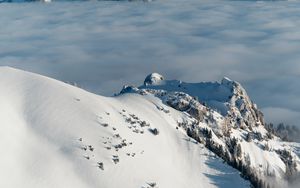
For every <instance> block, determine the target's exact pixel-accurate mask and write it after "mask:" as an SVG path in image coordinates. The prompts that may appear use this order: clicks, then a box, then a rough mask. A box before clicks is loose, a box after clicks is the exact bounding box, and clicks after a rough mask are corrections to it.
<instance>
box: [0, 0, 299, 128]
mask: <svg viewBox="0 0 300 188" xmlns="http://www.w3.org/2000/svg"><path fill="white" fill-rule="evenodd" d="M175 1H176V0H175ZM299 17H300V3H298V2H289V3H287V2H251V1H248V2H228V1H226V2H222V1H220V2H218V3H215V2H211V1H206V2H204V1H203V2H199V1H196V0H190V1H178V2H177V3H168V1H156V2H152V3H142V2H133V3H130V2H85V3H82V2H73V3H66V2H64V3H51V4H42V3H26V4H22V5H20V4H1V6H0V23H1V25H2V26H1V29H0V41H1V42H0V65H8V66H13V67H16V68H21V69H24V70H29V71H33V72H36V73H39V74H43V75H46V76H50V77H53V78H56V79H59V80H62V81H69V82H77V83H78V84H79V85H80V86H82V87H83V88H85V89H88V90H90V91H92V92H96V93H99V94H103V95H112V94H113V93H114V92H118V91H119V90H120V89H121V87H122V86H123V85H124V84H135V85H139V84H141V83H142V82H143V79H144V77H145V76H146V75H147V74H148V73H150V72H159V73H161V74H163V75H164V76H165V77H167V78H169V79H181V80H184V81H189V82H200V81H218V80H220V79H221V78H222V77H224V76H227V77H230V78H231V79H234V80H237V81H239V82H240V83H242V84H243V85H244V86H245V88H246V89H247V91H248V93H249V94H250V96H251V97H252V99H253V100H254V101H255V102H256V103H257V104H258V106H259V107H260V108H261V109H262V110H263V111H264V113H265V114H266V118H267V119H268V120H270V121H274V122H280V121H284V122H287V123H291V124H298V121H299V120H300V115H299V114H300V99H299V96H300V83H299V81H300V63H299V61H300V53H299V52H300V19H299Z"/></svg>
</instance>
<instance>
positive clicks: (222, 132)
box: [121, 77, 300, 187]
mask: <svg viewBox="0 0 300 188" xmlns="http://www.w3.org/2000/svg"><path fill="white" fill-rule="evenodd" d="M126 92H129V93H139V94H141V95H143V96H148V95H151V96H155V97H157V98H159V99H160V100H161V101H162V102H163V103H164V104H166V105H168V106H170V107H172V108H174V109H176V110H178V111H181V112H183V113H187V114H188V115H190V118H191V119H190V120H187V119H184V120H183V121H178V126H180V127H181V128H183V129H184V130H186V132H187V135H188V136H190V137H192V138H194V139H195V140H196V141H198V142H200V143H203V144H205V146H206V147H207V148H208V149H210V150H211V151H213V152H214V153H216V154H217V155H218V156H220V157H221V158H223V159H224V160H225V161H227V162H228V163H229V164H230V165H231V166H233V167H235V168H237V169H239V170H240V171H241V172H242V174H243V175H244V176H245V177H246V178H249V179H250V181H251V182H252V184H253V185H254V186H255V187H264V186H267V185H269V186H271V187H277V186H279V187H282V186H286V185H285V184H286V181H285V180H286V178H287V177H291V176H293V175H295V174H297V173H298V172H299V170H300V168H299V164H300V160H299V158H298V156H297V155H296V154H295V152H294V151H295V150H294V149H293V148H292V147H290V146H288V145H286V144H285V143H284V142H282V141H281V140H280V139H279V138H277V137H276V136H274V135H273V134H272V133H268V131H267V130H266V129H265V127H264V119H263V114H262V113H261V112H260V111H259V110H258V108H257V105H255V104H254V103H253V102H252V101H251V99H250V98H249V96H248V95H247V93H246V91H245V89H244V88H243V87H242V86H241V84H239V83H238V82H235V81H232V80H230V79H228V78H226V77H225V78H223V79H222V81H221V82H220V83H218V82H215V83H212V82H206V83H185V82H182V81H178V80H164V81H163V82H160V83H158V84H155V85H143V86H140V87H139V88H136V87H133V86H131V87H130V90H122V91H121V94H123V93H126ZM161 110H162V111H165V110H164V109H161Z"/></svg>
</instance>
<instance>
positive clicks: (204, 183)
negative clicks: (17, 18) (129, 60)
mask: <svg viewBox="0 0 300 188" xmlns="http://www.w3.org/2000/svg"><path fill="white" fill-rule="evenodd" d="M0 88H1V90H0V104H1V106H0V112H1V113H0V122H1V124H0V126H1V132H0V146H1V148H2V149H4V150H5V151H4V152H2V154H1V156H0V166H1V168H0V177H1V181H0V187H7V188H12V187H30V188H32V187H45V188H46V187H64V188H65V187H80V188H82V187H103V188H120V187H128V188H135V187H136V188H141V187H145V188H146V187H161V188H169V187H173V188H176V187H178V188H183V187H195V188H196V187H232V186H234V187H248V186H249V182H247V181H245V180H243V179H242V178H241V177H240V176H239V172H238V171H237V170H235V169H233V168H231V167H230V166H228V165H227V164H226V163H223V162H222V160H220V159H219V158H218V157H216V155H215V154H213V153H212V152H210V151H208V150H207V149H206V148H205V147H204V146H203V145H202V144H199V143H197V142H195V141H194V140H193V139H190V138H189V137H188V136H187V135H186V133H185V131H184V130H183V129H176V126H177V121H180V120H188V119H190V118H189V116H188V115H187V114H185V113H182V112H180V111H177V110H175V109H173V108H170V107H168V106H166V105H164V104H163V103H162V101H161V100H160V99H159V98H157V97H154V96H152V95H148V96H142V95H139V94H134V93H132V94H123V95H120V96H118V97H102V96H97V95H94V94H92V93H89V92H86V91H84V90H82V89H79V88H77V87H73V86H70V85H68V84H65V83H62V82H59V81H56V80H53V79H50V78H47V77H43V76H39V75H36V74H32V73H28V72H23V71H20V70H16V69H12V68H8V67H0ZM157 107H161V108H164V109H165V111H161V110H158V108H157ZM155 129H157V130H158V132H157V133H155V131H153V130H155ZM154 133H155V134H154ZM155 184H156V185H155Z"/></svg>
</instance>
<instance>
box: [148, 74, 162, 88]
mask: <svg viewBox="0 0 300 188" xmlns="http://www.w3.org/2000/svg"><path fill="white" fill-rule="evenodd" d="M162 80H164V77H163V76H162V75H160V74H158V73H151V74H149V75H148V76H147V77H146V78H145V81H144V85H145V86H148V85H157V84H158V83H159V82H161V81H162Z"/></svg>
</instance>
